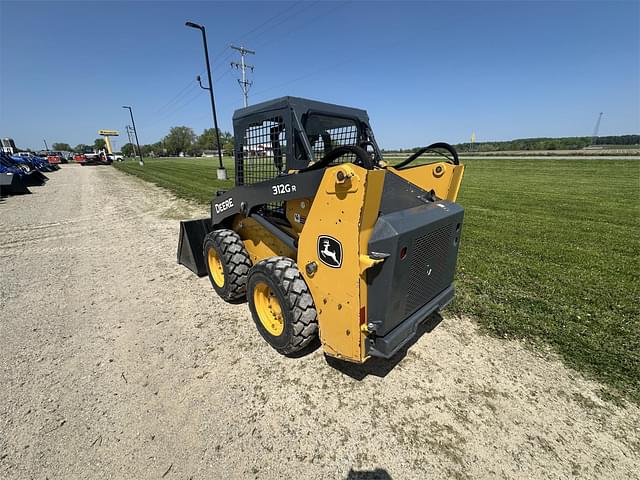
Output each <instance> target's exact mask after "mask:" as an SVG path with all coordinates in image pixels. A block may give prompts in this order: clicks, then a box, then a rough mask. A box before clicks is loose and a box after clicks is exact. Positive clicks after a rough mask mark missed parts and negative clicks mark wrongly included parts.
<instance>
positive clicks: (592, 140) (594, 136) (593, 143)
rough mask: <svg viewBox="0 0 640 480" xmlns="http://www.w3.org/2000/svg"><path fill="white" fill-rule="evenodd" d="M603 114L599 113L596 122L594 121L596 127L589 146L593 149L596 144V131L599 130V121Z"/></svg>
mask: <svg viewBox="0 0 640 480" xmlns="http://www.w3.org/2000/svg"><path fill="white" fill-rule="evenodd" d="M603 114H604V112H600V113H599V114H598V120H597V121H596V126H595V128H594V129H593V135H591V146H592V147H593V146H594V145H595V144H596V143H597V142H598V131H599V130H600V121H601V120H602V115H603Z"/></svg>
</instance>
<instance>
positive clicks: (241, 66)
mask: <svg viewBox="0 0 640 480" xmlns="http://www.w3.org/2000/svg"><path fill="white" fill-rule="evenodd" d="M231 48H233V49H234V50H237V51H239V52H240V63H238V62H231V66H232V67H236V68H238V69H240V70H242V80H240V79H238V83H239V84H240V88H241V89H242V94H243V95H244V106H245V107H248V106H249V87H251V85H253V82H251V81H249V80H247V68H250V69H251V72H253V69H254V68H255V67H254V66H253V65H247V63H246V62H245V61H244V57H245V56H246V55H247V54H250V55H255V54H256V52H255V51H253V50H249V49H248V48H244V47H236V46H235V45H231Z"/></svg>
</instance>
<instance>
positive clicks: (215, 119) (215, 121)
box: [185, 22, 227, 180]
mask: <svg viewBox="0 0 640 480" xmlns="http://www.w3.org/2000/svg"><path fill="white" fill-rule="evenodd" d="M185 25H186V26H187V27H189V28H195V29H197V30H200V32H201V33H202V43H203V46H204V58H205V63H206V65H207V75H208V77H209V87H208V88H206V87H203V86H202V82H201V81H200V76H198V83H199V84H200V87H201V88H202V89H204V90H209V99H210V100H211V112H212V113H213V128H214V129H215V134H216V142H217V143H218V161H219V162H220V163H219V166H218V172H217V176H218V180H226V179H227V170H226V169H225V168H224V164H223V163H222V145H221V144H220V130H219V129H218V116H217V115H216V101H215V99H214V98H213V80H211V65H210V64H209V48H208V47H207V34H206V31H205V28H204V25H198V24H197V23H193V22H185Z"/></svg>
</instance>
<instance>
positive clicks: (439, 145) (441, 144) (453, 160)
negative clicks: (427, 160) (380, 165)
mask: <svg viewBox="0 0 640 480" xmlns="http://www.w3.org/2000/svg"><path fill="white" fill-rule="evenodd" d="M438 148H441V149H443V150H446V151H447V152H449V153H450V154H451V156H452V157H453V158H451V157H448V156H446V155H443V154H442V153H441V152H438V151H437V150H436V149H438ZM426 152H433V153H437V154H439V155H442V156H443V157H445V158H447V160H448V161H449V163H452V164H453V165H460V159H459V158H458V152H456V149H455V148H453V147H452V146H451V145H449V144H448V143H444V142H437V143H432V144H431V145H429V146H428V147H422V148H421V149H420V150H418V151H417V152H416V153H414V154H413V155H411V156H410V157H407V158H406V159H405V160H403V161H402V162H400V163H398V164H397V165H394V166H393V168H396V169H401V168H403V167H406V166H407V165H409V164H410V163H411V162H413V161H414V160H415V159H417V158H418V157H420V156H421V155H422V154H424V153H426Z"/></svg>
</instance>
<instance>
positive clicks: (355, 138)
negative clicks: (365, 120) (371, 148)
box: [305, 114, 360, 163]
mask: <svg viewBox="0 0 640 480" xmlns="http://www.w3.org/2000/svg"><path fill="white" fill-rule="evenodd" d="M305 131H306V134H307V138H308V139H309V143H310V144H311V149H312V150H313V153H314V155H315V157H316V159H320V158H322V157H324V156H325V155H326V154H327V153H329V152H330V151H331V150H333V149H334V148H336V147H340V146H342V145H358V143H359V139H360V132H359V129H358V124H357V123H356V121H355V120H352V119H350V118H342V117H331V116H328V115H319V114H313V115H309V117H308V118H307V120H306V123H305ZM354 158H355V156H354V155H353V154H351V153H349V154H346V155H343V156H341V157H340V158H338V159H337V160H335V162H334V163H347V162H351V161H353V159H354Z"/></svg>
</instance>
